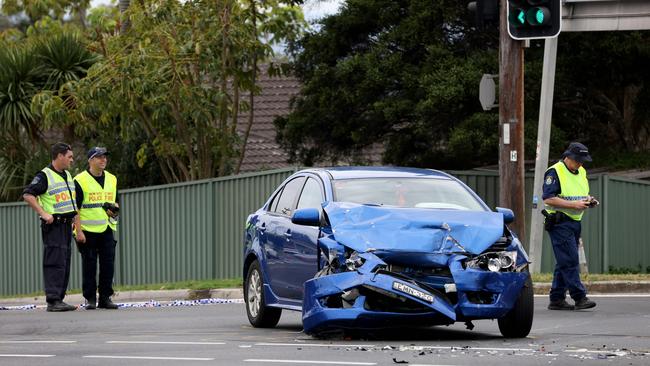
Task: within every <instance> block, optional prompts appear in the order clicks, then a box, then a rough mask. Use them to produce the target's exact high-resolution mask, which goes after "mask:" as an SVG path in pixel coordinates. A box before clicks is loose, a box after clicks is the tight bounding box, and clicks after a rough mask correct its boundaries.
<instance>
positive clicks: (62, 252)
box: [41, 219, 72, 304]
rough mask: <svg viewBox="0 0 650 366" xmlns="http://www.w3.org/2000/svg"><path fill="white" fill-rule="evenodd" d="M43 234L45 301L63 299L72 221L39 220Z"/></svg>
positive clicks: (66, 287) (69, 252)
mask: <svg viewBox="0 0 650 366" xmlns="http://www.w3.org/2000/svg"><path fill="white" fill-rule="evenodd" d="M41 234H42V236H43V284H44V287H45V301H47V302H48V304H53V303H55V302H58V301H63V298H64V297H65V293H66V290H67V289H68V281H69V279H70V257H71V255H72V249H71V245H70V244H71V242H72V222H71V221H66V222H59V221H56V219H55V221H54V222H53V223H52V224H49V225H48V224H46V223H45V222H41Z"/></svg>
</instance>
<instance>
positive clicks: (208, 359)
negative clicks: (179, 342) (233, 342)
mask: <svg viewBox="0 0 650 366" xmlns="http://www.w3.org/2000/svg"><path fill="white" fill-rule="evenodd" d="M83 357H84V358H110V359H126V360H170V361H214V358H204V357H148V356H101V355H88V356H83Z"/></svg>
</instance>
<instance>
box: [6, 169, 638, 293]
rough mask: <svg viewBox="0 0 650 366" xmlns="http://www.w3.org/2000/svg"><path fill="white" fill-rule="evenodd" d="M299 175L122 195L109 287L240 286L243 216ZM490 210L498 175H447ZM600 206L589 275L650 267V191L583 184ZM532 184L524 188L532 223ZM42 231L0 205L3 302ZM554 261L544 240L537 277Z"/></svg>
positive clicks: (29, 285) (594, 217)
mask: <svg viewBox="0 0 650 366" xmlns="http://www.w3.org/2000/svg"><path fill="white" fill-rule="evenodd" d="M295 171H296V169H281V170H274V171H268V172H263V173H256V174H245V175H239V176H233V177H224V178H216V179H209V180H204V181H197V182H189V183H183V184H173V185H165V186H156V187H146V188H139V189H129V190H122V191H120V203H121V206H122V208H123V209H122V210H121V218H120V228H119V236H118V247H117V248H118V250H117V260H116V274H115V281H116V283H117V284H122V285H135V284H146V283H157V282H170V281H182V280H200V279H211V278H232V277H241V265H242V258H241V256H242V232H243V224H244V220H245V218H246V216H247V215H248V214H249V213H251V212H253V211H254V210H256V209H257V208H259V207H260V206H261V205H262V203H263V202H264V200H265V199H266V197H267V196H268V195H269V194H270V193H271V192H272V191H273V189H275V187H277V185H278V184H280V183H281V182H282V181H283V180H284V179H285V178H286V177H288V176H289V175H290V174H292V173H293V172H295ZM453 174H454V175H456V176H457V177H458V178H460V179H461V180H463V181H464V182H466V183H467V184H468V185H469V186H470V187H472V188H473V189H474V190H475V191H476V192H477V193H478V194H479V195H480V196H481V197H483V199H484V200H485V201H486V202H487V203H488V205H490V206H491V207H495V206H496V205H497V202H498V194H499V179H498V175H497V174H496V173H483V172H453ZM590 184H591V191H592V194H593V195H594V196H596V197H598V198H600V200H601V205H600V206H599V207H598V208H596V209H592V210H589V212H588V213H587V214H586V215H585V219H584V225H583V239H584V242H585V250H586V254H587V260H588V264H589V270H590V272H593V273H601V272H606V271H607V270H608V269H609V267H610V266H612V267H614V268H617V269H621V268H632V269H638V268H641V269H642V270H643V271H646V267H648V266H650V225H648V222H649V220H648V213H647V212H648V209H647V207H646V206H647V204H648V203H650V183H647V182H643V181H635V180H626V179H621V178H615V177H611V176H597V177H593V178H590ZM532 186H533V178H532V176H530V177H527V178H526V192H527V196H526V197H527V199H526V205H527V206H526V215H525V216H526V217H525V220H526V222H527V224H528V223H529V222H530V209H531V208H530V203H531V198H530V197H531V193H530V192H531V191H532ZM38 225H39V221H38V219H37V217H36V215H35V214H34V212H33V211H32V210H31V209H30V208H29V207H28V206H27V205H25V204H24V203H10V204H0V276H1V277H0V295H13V294H21V293H30V292H36V291H40V290H41V289H42V283H43V281H42V270H41V260H42V244H41V238H40V230H39V228H38ZM552 268H553V258H552V252H551V248H550V243H549V241H548V235H546V234H545V239H544V247H543V256H542V271H544V272H550V271H552ZM80 287H81V268H80V258H79V254H78V253H76V251H75V252H74V253H73V260H72V275H71V282H70V288H80Z"/></svg>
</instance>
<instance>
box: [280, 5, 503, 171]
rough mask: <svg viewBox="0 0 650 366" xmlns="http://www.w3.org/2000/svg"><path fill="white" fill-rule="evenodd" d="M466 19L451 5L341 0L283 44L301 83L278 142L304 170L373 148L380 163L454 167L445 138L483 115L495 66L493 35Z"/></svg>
mask: <svg viewBox="0 0 650 366" xmlns="http://www.w3.org/2000/svg"><path fill="white" fill-rule="evenodd" d="M468 19H469V14H467V11H466V8H465V4H463V3H462V2H458V1H438V2H433V3H432V2H430V1H424V0H419V1H390V0H380V1H370V0H350V1H348V2H347V3H346V4H345V5H344V6H343V7H342V9H341V10H340V12H339V13H338V14H336V15H333V16H330V17H327V18H325V19H323V20H322V21H321V27H320V30H319V31H317V32H312V33H309V34H307V35H305V36H304V37H303V38H302V39H301V40H300V41H299V42H296V43H293V44H291V45H290V50H291V52H292V55H293V56H294V58H295V63H294V64H293V66H294V68H295V72H296V74H297V76H298V77H299V78H300V79H301V80H302V81H303V83H304V86H303V89H302V92H301V94H300V96H298V97H297V98H296V99H295V100H294V101H293V108H292V113H291V114H290V115H289V116H287V117H286V118H280V119H278V120H277V127H278V138H279V141H280V143H281V144H282V145H283V146H284V147H285V148H286V149H287V150H288V151H289V152H290V153H292V154H293V156H294V158H296V159H298V160H301V161H302V162H303V163H306V164H311V163H314V162H315V161H318V160H332V161H336V160H337V159H338V158H340V157H341V156H350V155H354V154H356V153H358V152H359V151H360V150H361V149H362V148H364V147H366V146H368V145H370V144H372V143H374V142H377V141H379V142H383V143H385V144H386V146H387V150H386V151H387V152H386V154H385V155H384V160H385V161H386V162H387V163H393V164H402V165H416V166H430V165H431V164H435V165H436V166H438V167H447V166H451V165H452V164H450V162H449V159H447V156H446V155H447V154H446V152H447V151H448V144H447V143H446V141H447V140H448V138H449V136H450V134H451V132H452V130H453V129H459V128H462V125H463V122H464V121H465V120H467V119H468V118H472V116H474V114H476V113H479V112H480V106H479V105H478V103H477V102H476V99H475V98H476V90H475V89H476V85H478V80H479V79H480V77H481V74H482V73H485V72H490V71H492V72H493V73H494V72H495V71H496V69H497V62H496V57H495V56H496V51H495V48H494V47H495V45H497V44H498V43H497V42H498V38H497V33H496V31H494V32H488V33H486V34H482V33H477V32H476V31H472V29H471V27H470V25H468V24H469V23H468ZM479 133H484V134H487V135H496V134H497V125H496V123H495V124H494V126H493V129H492V131H490V130H481V131H479Z"/></svg>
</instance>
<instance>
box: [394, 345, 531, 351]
mask: <svg viewBox="0 0 650 366" xmlns="http://www.w3.org/2000/svg"><path fill="white" fill-rule="evenodd" d="M393 349H394V350H400V351H401V350H407V351H408V350H413V351H421V350H425V349H440V350H446V349H447V350H452V349H454V350H461V351H465V350H466V351H504V352H508V351H513V352H532V351H533V350H532V349H531V348H496V347H495V348H492V347H466V346H400V347H394V348H393Z"/></svg>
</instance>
